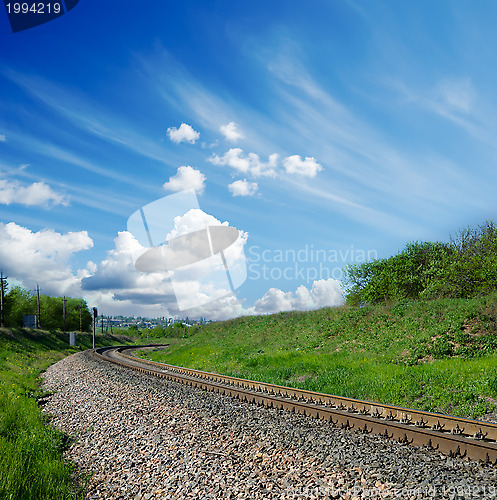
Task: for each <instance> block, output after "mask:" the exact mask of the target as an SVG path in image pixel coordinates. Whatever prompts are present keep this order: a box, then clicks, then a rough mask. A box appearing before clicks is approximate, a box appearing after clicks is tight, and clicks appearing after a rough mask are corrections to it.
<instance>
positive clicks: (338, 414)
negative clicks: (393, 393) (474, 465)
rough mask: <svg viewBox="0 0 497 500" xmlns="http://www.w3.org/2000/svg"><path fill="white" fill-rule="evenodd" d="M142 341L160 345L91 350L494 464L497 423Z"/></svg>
mask: <svg viewBox="0 0 497 500" xmlns="http://www.w3.org/2000/svg"><path fill="white" fill-rule="evenodd" d="M144 347H164V346H159V345H152V344H151V345H147V346H136V347H131V348H130V347H129V346H117V347H103V348H99V349H95V350H94V351H93V352H94V355H95V356H96V357H97V358H98V359H100V360H106V361H109V362H112V363H115V364H117V365H120V366H123V367H126V368H131V369H134V370H138V371H140V372H142V373H146V374H148V375H153V376H157V377H161V378H165V379H168V380H173V381H175V382H181V383H183V384H186V385H189V386H192V387H198V388H201V389H205V390H210V391H214V392H217V393H220V394H226V395H230V396H234V397H236V398H239V399H241V400H244V401H248V402H250V403H256V404H259V405H265V406H268V407H270V408H281V409H285V410H289V411H292V412H296V413H301V414H303V415H308V416H312V417H315V418H321V419H324V420H327V421H329V422H331V423H333V424H334V425H337V426H339V427H341V428H342V429H355V430H358V431H361V432H364V433H368V434H369V433H373V434H379V435H383V436H385V437H388V438H392V439H396V440H397V441H399V442H401V443H405V444H412V445H416V446H428V447H431V448H434V449H437V450H439V451H440V452H442V453H445V454H446V455H449V456H450V457H466V458H469V459H471V460H481V461H484V462H487V463H493V464H494V465H497V424H494V423H490V422H483V421H478V420H471V419H466V418H460V417H453V416H450V415H443V414H440V413H430V412H425V411H420V410H412V409H409V408H401V407H398V406H392V405H384V404H380V403H373V402H370V401H360V400H357V399H351V398H345V397H340V396H332V395H329V394H322V393H319V392H312V391H306V390H303V389H294V388H292V387H285V386H280V385H275V384H267V383H264V382H256V381H253V380H245V379H241V378H236V377H228V376H225V375H218V374H215V373H208V372H203V371H200V370H194V369H191V368H182V367H179V366H173V365H167V364H163V363H156V362H154V361H148V360H144V359H140V358H137V357H135V356H132V355H130V353H131V351H132V350H133V349H143V348H144Z"/></svg>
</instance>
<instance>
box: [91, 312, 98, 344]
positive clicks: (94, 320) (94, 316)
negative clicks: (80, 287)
mask: <svg viewBox="0 0 497 500" xmlns="http://www.w3.org/2000/svg"><path fill="white" fill-rule="evenodd" d="M97 317H98V311H97V308H96V307H94V308H93V314H92V318H93V321H92V323H93V349H95V327H96V323H97Z"/></svg>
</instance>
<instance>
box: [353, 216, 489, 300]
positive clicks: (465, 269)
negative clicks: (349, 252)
mask: <svg viewBox="0 0 497 500" xmlns="http://www.w3.org/2000/svg"><path fill="white" fill-rule="evenodd" d="M345 285H346V299H347V302H348V303H349V304H352V305H361V304H377V303H380V302H388V301H402V300H409V299H419V298H427V299H432V298H443V297H447V298H473V297H478V296H483V295H487V294H489V293H491V292H492V291H494V290H497V226H496V225H495V223H493V222H486V223H484V224H482V225H480V226H478V227H476V228H468V229H464V230H461V231H460V232H459V233H458V235H457V236H456V237H455V238H452V239H451V241H450V243H441V242H436V243H430V242H414V243H409V244H407V245H406V247H405V248H404V249H403V250H402V251H401V252H400V253H398V254H397V255H394V256H392V257H389V258H387V259H377V260H374V261H371V262H365V263H362V264H357V265H352V266H348V267H347V269H346V271H345Z"/></svg>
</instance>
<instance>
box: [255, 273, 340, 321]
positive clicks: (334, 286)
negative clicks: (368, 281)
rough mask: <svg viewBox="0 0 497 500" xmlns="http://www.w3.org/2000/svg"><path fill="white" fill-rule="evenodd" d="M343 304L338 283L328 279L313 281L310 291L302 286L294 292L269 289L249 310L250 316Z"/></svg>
mask: <svg viewBox="0 0 497 500" xmlns="http://www.w3.org/2000/svg"><path fill="white" fill-rule="evenodd" d="M342 304H343V295H342V289H341V287H340V282H339V281H338V280H334V279H332V278H329V279H327V280H324V279H323V280H318V281H314V282H313V284H312V287H311V289H310V290H308V289H307V288H306V287H305V286H304V285H301V286H299V287H298V288H297V290H296V291H295V292H283V291H282V290H280V289H278V288H270V289H269V290H268V291H267V292H266V293H265V294H264V296H263V297H262V298H261V299H259V300H257V301H256V302H255V304H254V307H252V308H250V309H249V312H250V313H252V314H268V313H276V312H280V311H291V310H299V311H305V310H312V309H319V308H321V307H326V306H338V305H342Z"/></svg>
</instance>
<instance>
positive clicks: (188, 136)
mask: <svg viewBox="0 0 497 500" xmlns="http://www.w3.org/2000/svg"><path fill="white" fill-rule="evenodd" d="M167 133H168V135H169V139H171V141H172V142H175V143H176V144H179V143H180V142H189V143H190V144H195V141H197V139H198V138H199V137H200V133H199V132H196V131H195V130H193V128H192V127H191V125H188V124H186V123H182V124H181V125H180V127H179V128H176V127H169V128H168V129H167Z"/></svg>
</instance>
